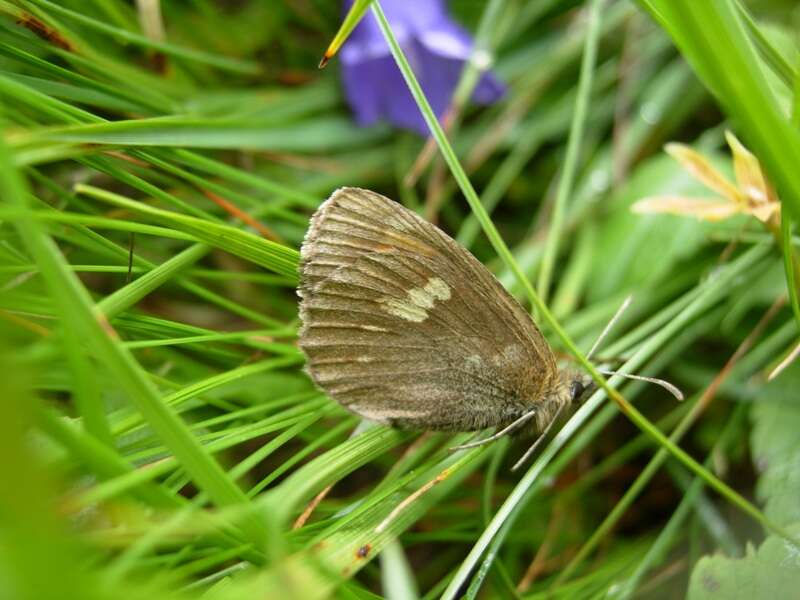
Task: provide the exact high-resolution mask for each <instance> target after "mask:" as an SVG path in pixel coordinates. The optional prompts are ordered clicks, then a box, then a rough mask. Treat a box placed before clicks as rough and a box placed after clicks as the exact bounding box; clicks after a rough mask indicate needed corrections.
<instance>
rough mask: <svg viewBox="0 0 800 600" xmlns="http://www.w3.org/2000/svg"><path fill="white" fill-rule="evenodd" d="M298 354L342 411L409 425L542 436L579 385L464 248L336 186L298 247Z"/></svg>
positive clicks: (388, 205)
mask: <svg viewBox="0 0 800 600" xmlns="http://www.w3.org/2000/svg"><path fill="white" fill-rule="evenodd" d="M298 293H299V295H300V297H301V302H300V316H301V320H302V323H303V325H302V328H301V330H300V347H301V348H302V350H303V351H304V353H305V354H306V356H307V359H308V371H309V373H310V375H311V377H312V379H313V380H314V382H315V383H316V384H317V385H318V386H319V387H320V388H322V389H323V390H324V391H326V392H327V393H328V394H329V395H330V396H331V397H333V398H334V399H335V400H336V401H338V402H339V403H340V404H342V405H343V406H344V407H345V408H347V409H349V410H351V411H352V412H355V413H357V414H359V415H360V416H362V417H364V418H367V419H371V420H374V421H377V422H380V423H385V424H390V425H396V426H399V427H404V428H413V429H428V430H452V431H473V430H478V429H483V428H486V427H504V426H506V425H509V424H511V423H513V422H514V421H516V420H517V419H519V418H520V417H522V416H523V415H526V414H531V413H532V412H533V414H534V416H533V417H532V419H531V421H530V422H531V423H532V426H533V428H534V429H535V430H536V431H539V432H541V431H543V430H544V428H545V427H546V426H547V425H548V424H549V423H550V421H552V419H553V417H554V415H555V414H556V412H557V411H558V410H559V408H560V407H562V406H564V405H565V404H568V403H569V402H571V401H572V399H573V397H574V395H575V384H576V382H577V381H578V379H577V378H576V376H575V375H574V374H571V373H566V372H561V371H559V369H558V367H557V365H556V361H555V357H554V356H553V353H552V351H551V349H550V347H549V345H548V344H547V342H546V340H545V339H544V337H543V336H542V334H541V333H540V332H539V330H538V329H537V328H536V326H535V325H534V323H533V321H531V319H530V317H529V315H528V314H527V312H526V311H525V310H524V309H523V308H522V307H521V306H520V304H519V303H518V302H517V301H516V300H515V299H514V298H513V297H511V296H510V295H509V294H508V292H506V290H505V289H504V288H503V287H502V285H501V284H500V283H499V282H498V281H497V279H496V278H495V277H494V276H493V275H492V274H491V273H490V272H489V271H488V270H487V269H486V268H485V267H484V266H483V265H482V264H481V263H480V262H479V261H478V260H477V259H475V258H474V257H473V256H472V255H471V254H470V253H469V252H468V251H467V250H465V249H464V248H463V247H461V246H460V245H459V244H458V243H457V242H455V241H454V240H453V239H451V238H450V237H449V236H447V235H446V234H445V233H444V232H442V231H441V230H440V229H438V228H437V227H435V226H434V225H432V224H430V223H428V222H427V221H425V220H423V219H422V218H420V217H419V216H418V215H416V214H415V213H413V212H411V211H409V210H408V209H406V208H405V207H403V206H401V205H400V204H397V203H396V202H394V201H392V200H389V199H388V198H385V197H384V196H381V195H380V194H376V193H375V192H370V191H368V190H362V189H358V188H342V189H340V190H337V191H336V192H335V193H334V194H333V195H332V196H331V197H330V198H329V199H328V200H326V201H325V202H324V203H323V204H322V205H321V206H320V208H319V209H318V211H317V212H316V213H315V215H314V216H313V218H312V220H311V225H310V227H309V230H308V233H307V234H306V238H305V240H304V242H303V246H302V249H301V266H300V286H299V288H298Z"/></svg>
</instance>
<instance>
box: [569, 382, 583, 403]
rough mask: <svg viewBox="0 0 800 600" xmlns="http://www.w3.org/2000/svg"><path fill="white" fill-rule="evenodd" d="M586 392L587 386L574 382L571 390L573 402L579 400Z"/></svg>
mask: <svg viewBox="0 0 800 600" xmlns="http://www.w3.org/2000/svg"><path fill="white" fill-rule="evenodd" d="M585 391H586V386H585V385H583V384H582V383H581V382H580V381H573V382H572V387H571V388H570V393H571V394H572V401H573V402H574V401H575V400H577V399H578V398H580V397H581V395H582V394H583V392H585Z"/></svg>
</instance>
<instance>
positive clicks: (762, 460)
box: [750, 363, 800, 589]
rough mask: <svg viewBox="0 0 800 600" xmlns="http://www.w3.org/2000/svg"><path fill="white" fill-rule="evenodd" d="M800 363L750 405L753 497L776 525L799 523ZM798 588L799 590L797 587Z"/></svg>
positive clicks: (788, 370) (775, 381)
mask: <svg viewBox="0 0 800 600" xmlns="http://www.w3.org/2000/svg"><path fill="white" fill-rule="evenodd" d="M798 390H800V364H798V363H795V364H794V365H792V366H791V367H789V368H787V369H786V370H785V371H784V372H783V373H781V374H780V375H779V376H778V377H777V378H776V379H774V380H773V381H771V382H770V383H769V385H767V386H766V387H765V388H764V391H763V392H762V394H761V396H760V397H759V398H758V401H757V402H755V403H754V404H753V408H752V411H751V419H752V421H753V431H752V434H751V437H750V444H751V446H752V452H753V462H754V463H755V467H756V469H757V470H758V472H759V473H760V477H759V480H758V487H757V489H756V494H757V496H758V499H759V500H761V502H763V503H764V511H765V512H766V514H767V515H768V516H769V517H770V518H771V519H773V520H775V521H776V522H778V523H787V524H789V523H800V468H798V467H800V444H798V437H797V433H798V431H800V396H798V393H797V392H798ZM798 589H800V588H798Z"/></svg>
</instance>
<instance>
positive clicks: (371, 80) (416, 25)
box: [341, 0, 505, 135]
mask: <svg viewBox="0 0 800 600" xmlns="http://www.w3.org/2000/svg"><path fill="white" fill-rule="evenodd" d="M350 4H351V2H350V1H349V0H348V1H346V2H345V7H346V9H347V8H349V6H350ZM382 6H383V9H384V12H385V13H386V16H387V18H388V20H389V23H390V24H391V26H392V30H393V31H394V34H395V36H396V37H397V39H398V42H399V43H400V45H401V47H402V48H403V52H404V53H405V54H406V57H407V58H408V61H409V63H410V64H411V68H412V69H413V70H414V73H415V75H416V76H417V79H418V80H419V83H420V86H421V87H422V90H423V91H424V92H425V96H426V97H427V98H428V101H429V102H430V104H431V108H432V109H433V111H434V113H435V114H436V116H437V117H438V118H440V119H441V117H442V116H443V115H444V113H445V111H446V110H447V108H448V107H449V105H450V101H451V98H452V95H453V91H454V90H455V87H456V84H457V83H458V80H459V78H460V76H461V71H462V69H463V67H464V62H465V61H466V60H467V59H468V58H469V57H470V54H471V52H472V39H471V38H470V36H469V34H468V33H467V32H466V31H465V30H464V29H463V28H462V27H461V26H459V25H458V24H456V23H454V22H453V21H452V20H451V19H450V17H449V16H448V15H447V13H446V11H445V3H444V2H443V1H442V0H383V2H382ZM341 62H342V78H343V83H344V87H345V95H346V97H347V101H348V103H349V104H350V107H351V108H352V110H353V112H354V113H355V115H356V121H357V122H358V123H359V124H361V125H368V124H372V123H375V122H376V121H378V120H380V119H381V118H386V119H388V120H389V121H391V122H392V123H393V124H394V125H396V126H399V127H402V128H405V129H411V130H413V131H416V132H418V133H420V134H422V135H428V127H427V125H426V124H425V121H424V119H423V118H422V115H421V114H420V111H419V108H418V107H417V105H416V103H415V102H414V99H413V97H412V96H411V92H409V91H408V88H407V86H406V84H405V82H404V81H403V77H402V75H401V73H400V70H399V69H398V67H397V66H396V65H395V63H394V60H393V59H392V57H391V55H390V52H389V47H388V45H387V43H386V41H385V40H384V39H383V34H382V33H381V32H380V29H379V27H378V24H377V21H376V19H375V17H374V15H372V14H368V15H365V17H364V19H362V21H361V23H359V25H358V26H357V27H356V29H355V30H354V31H353V34H352V35H351V36H350V38H349V39H348V41H347V42H346V44H345V46H344V48H342V52H341ZM504 91H505V87H504V86H503V85H502V84H501V83H500V82H499V81H498V80H497V79H496V78H495V77H494V76H493V75H492V74H491V73H486V74H484V75H483V77H481V79H480V81H479V82H478V85H477V86H476V88H475V91H474V93H473V99H474V100H475V101H476V102H478V103H481V104H489V103H491V102H494V101H496V100H497V99H498V98H499V97H500V96H502V95H503V93H504Z"/></svg>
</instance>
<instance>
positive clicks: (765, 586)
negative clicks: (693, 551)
mask: <svg viewBox="0 0 800 600" xmlns="http://www.w3.org/2000/svg"><path fill="white" fill-rule="evenodd" d="M789 530H790V531H792V532H793V533H794V534H800V524H796V525H794V526H793V527H790V528H789ZM797 590H800V549H798V548H797V547H795V546H794V545H793V544H791V543H790V542H787V541H786V540H783V539H781V538H778V537H776V536H772V535H771V536H769V537H768V538H767V539H766V540H765V541H764V543H763V544H761V546H760V547H759V548H758V550H753V548H752V547H749V548H748V550H747V555H746V556H745V557H744V558H741V559H731V558H727V557H725V556H722V555H717V556H705V557H703V558H702V559H700V562H699V563H697V567H695V569H694V571H693V572H692V577H691V579H690V581H689V594H688V597H689V598H690V600H723V599H724V600H738V599H741V600H750V599H751V598H775V599H778V598H792V597H794V596H796V595H797Z"/></svg>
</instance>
